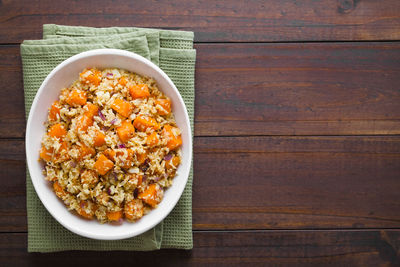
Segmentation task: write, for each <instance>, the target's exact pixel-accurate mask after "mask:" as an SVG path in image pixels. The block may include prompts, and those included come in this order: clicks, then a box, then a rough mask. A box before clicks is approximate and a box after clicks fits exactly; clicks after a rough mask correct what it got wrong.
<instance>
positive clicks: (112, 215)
mask: <svg viewBox="0 0 400 267" xmlns="http://www.w3.org/2000/svg"><path fill="white" fill-rule="evenodd" d="M106 214H107V219H108V220H109V221H118V220H119V219H121V218H122V215H123V214H122V210H119V211H107V212H106Z"/></svg>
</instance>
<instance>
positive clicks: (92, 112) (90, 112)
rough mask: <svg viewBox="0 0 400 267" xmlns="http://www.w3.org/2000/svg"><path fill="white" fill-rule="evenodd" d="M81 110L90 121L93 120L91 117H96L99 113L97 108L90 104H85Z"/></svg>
mask: <svg viewBox="0 0 400 267" xmlns="http://www.w3.org/2000/svg"><path fill="white" fill-rule="evenodd" d="M83 109H84V112H83V114H84V115H86V116H88V117H89V118H91V119H93V117H94V116H96V115H97V113H98V112H99V107H98V106H97V105H95V104H92V103H90V102H88V103H86V105H85V106H84V107H83Z"/></svg>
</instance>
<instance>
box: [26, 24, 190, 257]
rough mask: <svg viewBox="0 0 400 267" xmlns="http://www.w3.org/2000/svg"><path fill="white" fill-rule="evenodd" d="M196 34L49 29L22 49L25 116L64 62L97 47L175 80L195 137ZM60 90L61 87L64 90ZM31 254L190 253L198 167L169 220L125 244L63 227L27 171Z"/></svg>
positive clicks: (123, 29) (133, 29) (29, 248)
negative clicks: (133, 57) (138, 59)
mask: <svg viewBox="0 0 400 267" xmlns="http://www.w3.org/2000/svg"><path fill="white" fill-rule="evenodd" d="M193 36H194V35H193V32H185V31H170V30H158V29H145V28H134V27H111V28H91V27H80V26H63V25H53V24H47V25H44V26H43V40H26V41H24V42H23V43H22V44H21V57H22V67H23V79H24V94H25V111H26V117H28V114H29V110H30V107H31V104H32V101H33V98H34V97H35V95H36V92H37V90H38V89H39V87H40V85H41V83H42V82H43V80H44V79H45V78H46V76H47V75H48V74H49V73H50V71H51V70H52V69H53V68H54V67H56V66H57V65H58V64H59V63H61V62H62V61H64V60H65V59H67V58H69V57H71V56H73V55H75V54H78V53H80V52H83V51H87V50H91V49H98V48H116V49H123V50H128V51H131V52H135V53H137V54H140V55H142V56H143V57H145V58H147V59H149V60H151V61H152V62H153V63H155V64H157V65H159V66H160V68H161V69H162V70H163V71H164V72H165V73H166V74H167V75H168V76H169V77H170V78H171V79H172V81H173V82H174V83H175V85H176V87H177V88H178V90H179V92H180V94H181V95H182V97H183V100H184V101H185V104H186V107H187V110H188V113H189V117H190V123H191V127H192V133H193V117H194V69H195V60H196V50H194V49H193ZM60 89H61V88H60ZM26 176H27V178H26V191H27V214H28V251H29V252H54V251H62V250H139V251H147V250H156V249H160V248H178V249H191V248H192V247H193V240H192V181H193V164H192V168H191V170H190V175H189V180H188V183H187V185H186V188H185V191H184V192H183V195H182V197H181V199H180V200H179V202H178V204H177V205H176V207H175V208H174V210H173V211H172V212H171V213H170V214H169V215H168V217H167V218H165V220H164V221H163V222H161V223H160V224H159V225H157V226H156V227H154V228H153V229H151V230H149V231H147V232H146V233H144V234H142V235H140V236H136V237H133V238H129V239H124V240H116V241H103V240H93V239H89V238H85V237H81V236H78V235H75V234H74V233H72V232H70V231H69V230H67V229H65V228H64V227H62V226H61V225H60V224H59V223H58V222H57V221H56V220H55V219H54V218H53V217H52V216H51V215H50V214H49V213H48V212H47V210H46V209H45V208H44V206H43V205H42V203H41V202H40V200H39V198H38V196H37V195H36V192H35V190H34V188H33V185H32V181H31V179H30V176H29V171H28V170H27V175H26Z"/></svg>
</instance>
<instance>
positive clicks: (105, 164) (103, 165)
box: [94, 154, 114, 175]
mask: <svg viewBox="0 0 400 267" xmlns="http://www.w3.org/2000/svg"><path fill="white" fill-rule="evenodd" d="M113 167H114V163H113V162H112V161H111V160H109V159H108V158H107V157H106V156H104V155H103V154H100V156H99V158H98V159H97V161H96V162H95V163H94V169H95V170H96V171H97V172H98V173H99V174H100V175H104V174H106V173H107V172H108V171H109V170H111V169H112V168H113Z"/></svg>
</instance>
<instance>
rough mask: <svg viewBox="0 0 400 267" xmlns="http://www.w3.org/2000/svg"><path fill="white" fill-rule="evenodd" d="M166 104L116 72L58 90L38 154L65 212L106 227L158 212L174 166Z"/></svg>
mask: <svg viewBox="0 0 400 267" xmlns="http://www.w3.org/2000/svg"><path fill="white" fill-rule="evenodd" d="M121 100H123V101H121ZM118 101H120V102H118ZM121 103H122V104H121ZM93 105H95V106H93ZM169 105H170V100H169V99H168V98H167V97H166V96H165V95H164V94H163V93H162V92H161V91H160V90H159V89H158V87H157V83H156V81H155V80H154V79H152V78H148V77H144V76H140V75H138V74H135V73H131V72H128V71H126V70H121V69H103V70H98V69H85V70H84V71H83V72H82V73H81V74H80V77H79V79H78V80H76V81H75V82H74V83H73V84H72V85H71V86H70V87H68V88H64V89H62V90H61V94H60V97H59V100H58V101H56V102H55V103H54V104H53V105H52V107H51V108H50V109H49V116H48V120H47V122H46V127H47V131H46V134H45V135H44V136H43V140H42V149H41V151H40V157H41V159H42V160H43V161H44V163H45V168H44V171H43V173H44V175H45V176H46V179H47V180H48V181H50V182H51V183H52V184H53V188H54V191H55V193H56V195H57V196H58V197H59V198H61V199H62V200H63V202H64V203H65V205H66V206H67V208H68V209H69V210H73V211H76V212H77V214H79V215H81V216H82V217H84V218H86V219H93V218H97V220H99V221H100V222H101V223H106V222H113V221H120V220H121V219H122V218H126V219H127V220H128V221H136V220H138V219H140V218H141V217H142V216H143V215H144V214H146V213H148V212H149V211H150V210H151V209H153V208H156V207H157V204H158V203H160V201H161V200H162V197H163V192H164V190H165V189H166V188H168V187H169V186H171V184H172V180H173V178H174V177H175V175H176V169H177V167H178V165H179V163H180V161H181V150H180V148H179V147H180V144H181V137H180V134H181V133H180V130H179V128H178V127H177V125H176V122H175V119H174V116H173V114H172V112H171V111H170V106H169ZM90 106H91V108H92V109H91V108H90ZM96 109H98V110H96ZM131 126H133V127H131ZM132 129H133V130H134V131H133V130H132ZM64 130H65V132H64ZM104 156H105V157H104ZM111 165H112V166H111ZM110 166H111V168H110ZM103 172H105V173H103Z"/></svg>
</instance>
